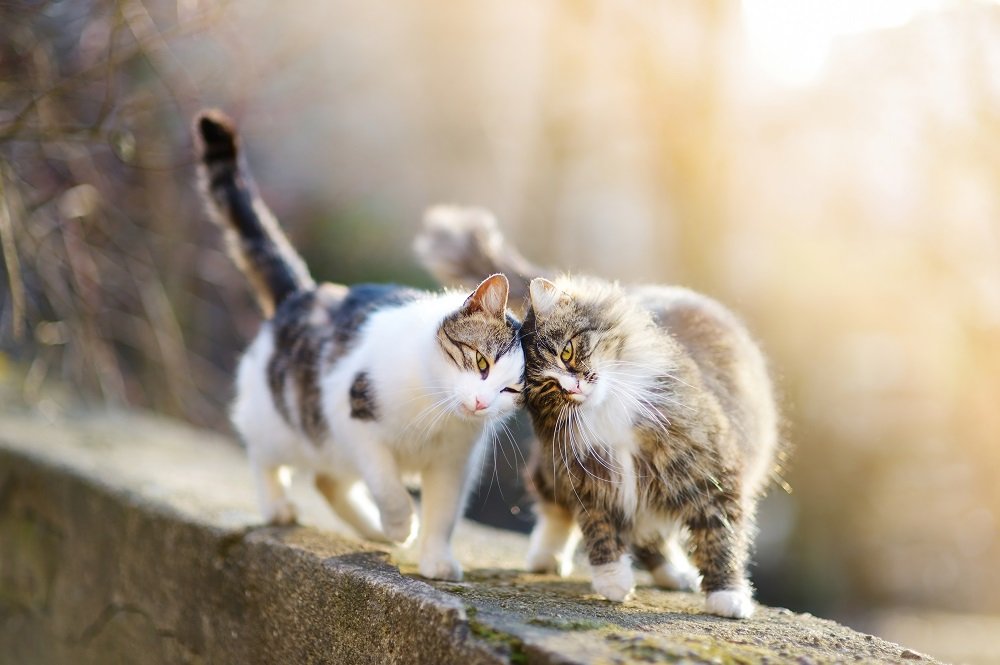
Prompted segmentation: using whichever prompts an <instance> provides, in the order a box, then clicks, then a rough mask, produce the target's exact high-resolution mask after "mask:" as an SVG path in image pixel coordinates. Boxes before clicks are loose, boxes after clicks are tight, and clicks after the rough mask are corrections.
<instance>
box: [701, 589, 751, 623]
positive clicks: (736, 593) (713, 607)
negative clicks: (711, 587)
mask: <svg viewBox="0 0 1000 665" xmlns="http://www.w3.org/2000/svg"><path fill="white" fill-rule="evenodd" d="M753 609H754V604H753V597H752V596H751V595H750V590H749V589H724V590H722V591H713V592H712V593H710V594H708V597H707V598H706V599H705V610H706V611H707V612H708V613H709V614H715V615H717V616H720V617H729V618H730V619H746V618H747V617H749V616H750V615H751V614H753Z"/></svg>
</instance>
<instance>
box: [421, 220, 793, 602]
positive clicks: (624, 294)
mask: <svg viewBox="0 0 1000 665" xmlns="http://www.w3.org/2000/svg"><path fill="white" fill-rule="evenodd" d="M425 227H426V228H425V230H424V232H423V233H422V234H421V236H420V237H419V239H418V241H417V244H416V248H417V253H418V254H419V255H420V256H421V258H422V260H423V262H424V263H425V265H426V266H427V267H428V268H429V269H430V270H431V272H432V273H433V274H436V275H449V276H450V277H451V278H452V279H457V280H458V281H466V280H468V279H470V278H472V277H473V276H475V274H476V273H477V272H479V271H487V272H489V271H497V270H505V271H507V274H508V275H511V276H512V277H511V279H512V280H515V278H514V277H513V275H522V277H520V278H519V279H522V281H525V282H526V283H527V291H528V294H529V297H528V311H527V314H526V316H525V318H524V324H523V326H522V328H521V339H522V347H523V349H524V354H525V382H524V400H525V403H526V406H527V409H528V411H529V413H530V416H531V419H532V423H533V425H534V431H535V435H536V438H537V443H536V444H535V446H534V447H535V450H534V451H533V454H532V458H531V462H530V464H529V470H528V476H529V486H530V487H531V488H532V491H533V493H534V494H535V497H536V499H537V501H538V506H537V516H538V521H537V523H536V525H535V528H534V530H533V532H532V534H531V539H530V542H529V552H528V558H527V567H528V569H529V570H532V571H536V572H559V573H560V574H563V575H565V574H568V572H569V571H570V569H571V565H572V560H571V557H572V552H573V547H574V542H573V540H574V536H575V535H578V534H577V533H576V529H575V528H574V526H575V525H578V526H579V529H580V531H582V537H583V541H584V547H585V549H586V552H587V555H588V558H589V561H590V564H591V570H592V584H593V588H594V590H595V591H596V592H597V593H599V594H600V595H602V596H604V597H605V598H607V599H609V600H613V601H625V600H626V599H627V598H629V597H630V595H631V594H632V593H633V590H634V578H633V571H632V567H631V561H630V555H632V556H634V557H635V559H637V561H638V563H639V564H641V565H642V566H644V567H645V568H647V569H648V570H649V571H650V572H651V573H652V576H653V579H654V581H655V582H656V584H657V585H659V586H662V587H666V588H669V589H681V590H696V589H697V588H698V587H699V586H700V587H701V588H702V589H703V590H704V591H705V592H706V594H707V596H706V601H705V602H706V609H707V611H708V612H710V613H712V614H716V615H720V616H724V617H732V618H745V617H749V616H750V615H751V614H752V613H753V609H754V604H753V592H752V588H751V586H750V583H749V580H748V577H747V564H748V559H749V551H750V546H751V543H752V539H753V534H754V515H755V512H756V504H757V501H758V500H759V498H760V497H761V496H762V494H763V493H764V490H765V488H766V485H767V483H768V480H769V475H770V473H771V472H772V471H773V469H774V459H775V453H776V448H777V446H778V442H779V441H778V440H779V437H778V412H777V407H776V404H775V398H774V395H773V390H772V385H771V380H770V378H769V374H768V369H767V364H766V362H765V358H764V355H763V354H762V352H761V351H760V349H759V348H758V346H757V345H756V344H755V343H754V341H753V340H752V338H751V337H750V335H749V333H748V332H747V330H746V328H745V327H744V325H743V324H742V323H741V322H740V321H739V320H738V319H737V317H736V316H735V315H733V314H732V313H731V312H730V311H728V310H727V309H726V308H724V307H723V306H722V305H721V304H719V303H717V302H715V301H714V300H711V299H709V298H708V297H706V296H703V295H700V294H698V293H695V292H693V291H689V290H687V289H683V288H678V287H668V286H636V287H622V286H620V285H618V284H617V283H612V282H607V281H604V280H600V279H596V278H590V277H578V276H558V277H556V276H552V275H551V274H550V276H552V277H553V279H551V280H550V279H546V278H544V277H535V278H534V279H531V280H530V281H528V280H527V277H526V276H524V272H525V271H526V270H538V269H537V268H536V267H535V266H532V265H531V264H529V263H527V262H526V261H523V257H521V256H520V254H518V253H517V252H516V250H514V249H513V248H511V247H509V246H507V245H506V243H504V241H503V238H502V236H500V234H499V231H498V230H497V229H496V228H495V222H494V221H493V220H492V218H490V217H489V216H484V215H483V214H482V212H481V211H475V210H472V211H463V210H461V209H447V208H438V209H433V210H432V211H431V212H430V214H429V215H428V216H427V218H426V220H425ZM510 256H514V257H517V263H516V265H511V264H509V263H508V262H506V261H505V260H504V259H505V257H510ZM515 281H516V280H515ZM515 288H519V287H518V286H512V289H515ZM685 540H688V541H689V542H690V545H692V546H693V548H692V551H691V553H690V554H691V555H692V557H693V560H694V564H695V565H692V563H691V560H690V559H689V556H688V554H689V553H688V551H687V548H686V547H685Z"/></svg>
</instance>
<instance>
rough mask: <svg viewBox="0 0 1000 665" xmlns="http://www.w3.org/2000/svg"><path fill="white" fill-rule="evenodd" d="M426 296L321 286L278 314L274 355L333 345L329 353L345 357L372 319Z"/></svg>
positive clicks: (398, 289)
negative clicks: (297, 347)
mask: <svg viewBox="0 0 1000 665" xmlns="http://www.w3.org/2000/svg"><path fill="white" fill-rule="evenodd" d="M422 295H423V293H422V292H421V291H418V290H416V289H412V288H409V287H405V286H399V285H396V284H356V285H354V286H349V287H347V286H342V285H340V284H321V285H320V286H319V287H317V288H316V289H314V290H312V291H307V292H303V293H299V294H297V295H295V296H293V297H292V298H289V299H288V300H286V301H285V302H284V303H282V305H281V307H280V308H279V309H278V311H277V312H275V315H274V317H273V318H272V319H271V321H270V325H269V327H270V329H271V332H272V334H273V335H274V338H275V342H276V349H275V353H281V352H283V351H287V350H289V349H290V348H291V347H293V346H297V345H308V346H316V351H317V352H318V351H319V346H320V345H325V344H328V343H329V344H333V345H334V347H335V348H332V349H329V352H330V353H331V354H333V355H335V356H337V355H342V354H343V353H344V352H346V351H347V350H348V349H349V347H350V346H351V345H352V344H353V343H354V342H355V340H357V338H358V337H359V335H360V333H361V331H362V329H363V328H364V326H365V324H366V323H367V322H368V320H369V319H370V317H371V315H372V314H374V313H375V312H378V311H383V310H386V309H391V308H394V307H399V306H401V305H405V304H407V303H410V302H413V301H414V300H416V299H418V298H420V297H421V296H422Z"/></svg>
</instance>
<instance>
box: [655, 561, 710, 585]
mask: <svg viewBox="0 0 1000 665" xmlns="http://www.w3.org/2000/svg"><path fill="white" fill-rule="evenodd" d="M650 573H652V575H653V582H655V583H656V586H658V587H661V588H663V589H672V590H674V591H697V590H698V588H699V587H700V586H701V574H700V573H698V569H697V568H695V567H694V566H692V565H691V564H690V563H689V562H688V561H683V562H681V563H677V562H674V561H665V562H664V563H662V564H660V565H659V566H657V567H656V568H654V569H653V570H651V571H650Z"/></svg>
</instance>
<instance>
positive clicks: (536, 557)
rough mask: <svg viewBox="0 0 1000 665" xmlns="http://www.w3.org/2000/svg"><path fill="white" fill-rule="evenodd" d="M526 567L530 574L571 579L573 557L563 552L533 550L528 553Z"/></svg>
mask: <svg viewBox="0 0 1000 665" xmlns="http://www.w3.org/2000/svg"><path fill="white" fill-rule="evenodd" d="M524 567H525V569H526V570H527V571H528V572H530V573H542V574H549V575H552V574H555V575H558V576H559V577H569V575H570V574H572V572H573V557H572V556H570V555H569V554H565V553H563V552H551V551H547V550H542V549H538V550H535V549H532V550H529V552H528V557H527V559H526V560H525V563H524Z"/></svg>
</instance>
